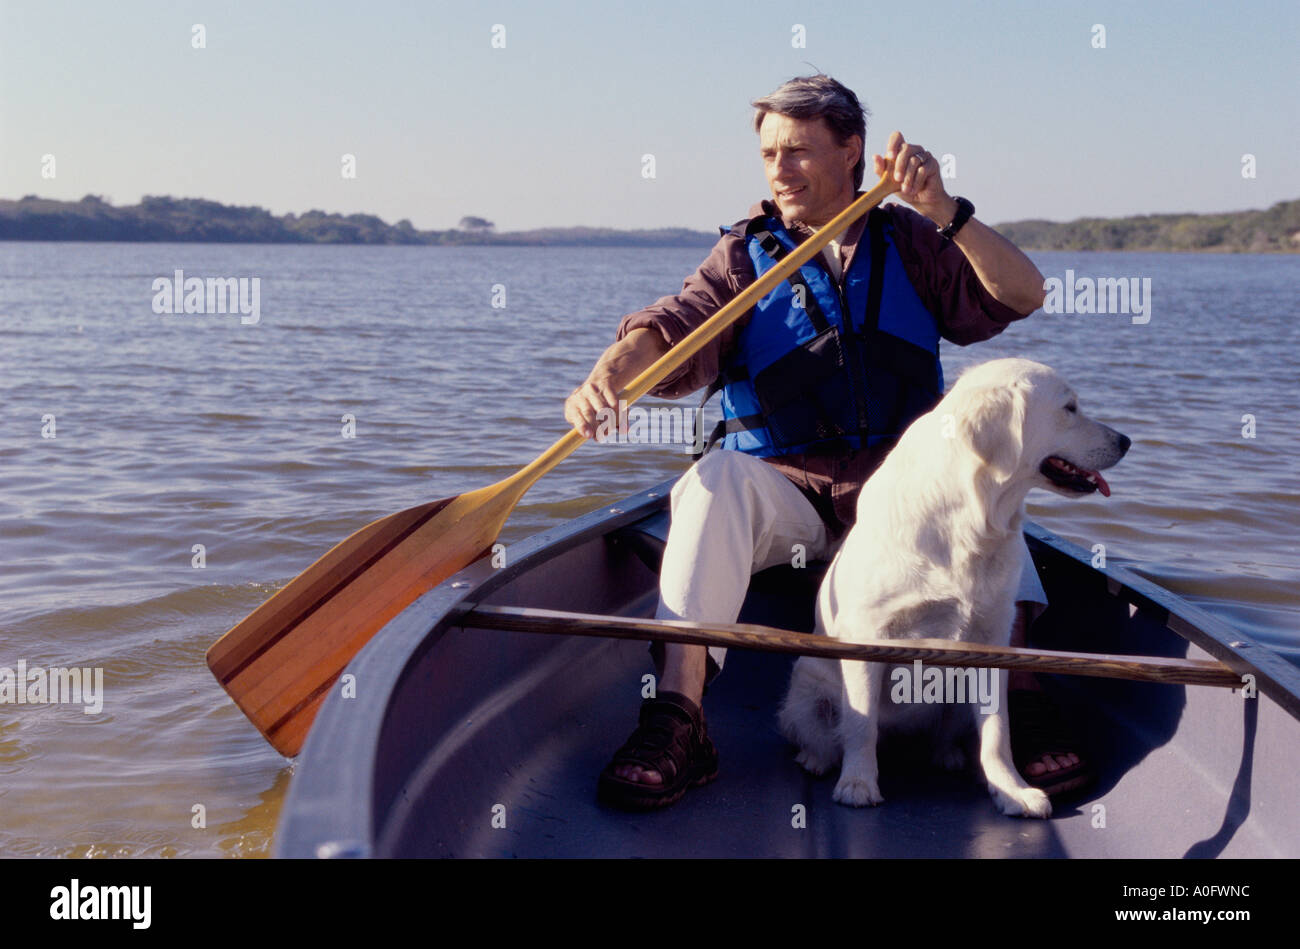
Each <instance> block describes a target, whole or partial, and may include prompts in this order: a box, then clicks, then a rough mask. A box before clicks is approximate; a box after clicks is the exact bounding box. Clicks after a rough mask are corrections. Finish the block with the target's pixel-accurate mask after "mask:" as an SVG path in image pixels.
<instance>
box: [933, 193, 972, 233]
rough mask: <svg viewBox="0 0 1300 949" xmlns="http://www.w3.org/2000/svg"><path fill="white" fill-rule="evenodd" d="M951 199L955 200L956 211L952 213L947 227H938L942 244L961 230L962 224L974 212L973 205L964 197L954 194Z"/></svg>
mask: <svg viewBox="0 0 1300 949" xmlns="http://www.w3.org/2000/svg"><path fill="white" fill-rule="evenodd" d="M953 200H954V201H956V202H957V213H956V214H954V215H953V218H952V221H951V223H949V225H948V226H947V227H941V228H939V236H940V237H941V238H943V242H944V244H947V243H949V242H950V241H951V240H952V239H953V237H954V236H955V235H956V233H957V232H958V231H960V230H961V228H962V225H963V224H965V223H966V222H967V221H969V220H970V219H971V215H973V214H974V213H975V205H973V204H971V203H970V202H969V201H967V200H966V199H965V198H958V197H955V196H954V197H953Z"/></svg>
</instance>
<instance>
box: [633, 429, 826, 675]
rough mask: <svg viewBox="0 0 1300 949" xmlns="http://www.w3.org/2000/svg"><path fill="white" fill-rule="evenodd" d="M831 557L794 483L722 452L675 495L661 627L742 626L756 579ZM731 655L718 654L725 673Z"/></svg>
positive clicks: (749, 458)
mask: <svg viewBox="0 0 1300 949" xmlns="http://www.w3.org/2000/svg"><path fill="white" fill-rule="evenodd" d="M795 544H802V545H803V547H804V554H805V556H806V558H807V559H808V560H815V559H823V558H826V557H827V556H828V555H829V549H830V539H829V536H828V534H827V531H826V525H825V524H824V523H823V522H822V519H821V517H820V516H818V514H817V511H816V509H814V508H813V506H812V503H811V502H810V501H809V500H808V499H807V498H806V497H804V495H803V493H802V492H800V490H799V489H798V488H796V487H795V486H794V484H793V482H791V481H790V479H789V478H787V477H785V476H784V475H783V474H781V473H780V472H779V471H777V470H776V469H775V468H773V467H772V466H771V465H770V464H768V463H767V462H765V461H763V460H761V459H759V458H756V457H754V456H753V455H748V454H745V453H744V452H739V451H729V450H726V449H719V450H716V451H711V452H709V453H708V454H707V455H705V456H704V457H703V458H701V459H700V460H699V461H698V462H697V463H696V464H695V465H694V467H692V468H691V469H690V470H689V471H687V472H686V474H684V475H682V477H681V478H680V479H679V480H678V482H677V484H676V485H675V486H674V487H673V493H672V525H671V527H670V528H669V531H668V543H667V546H666V547H665V549H664V558H663V567H662V568H661V570H660V574H659V608H658V610H657V611H656V613H655V616H656V617H657V618H659V619H682V620H691V621H693V622H697V623H734V622H735V621H736V619H737V617H739V616H740V608H741V606H742V605H743V604H744V602H745V593H746V591H748V589H749V578H750V575H751V574H753V573H756V572H757V571H759V570H763V569H765V568H767V567H772V566H775V565H776V564H779V563H790V562H791V561H792V559H793V557H794V556H795V551H794V549H793V548H794V545H795ZM726 654H727V651H726V649H723V648H722V647H719V646H710V647H709V655H710V657H711V658H712V659H713V661H714V662H715V663H716V664H717V667H718V669H719V670H720V669H721V668H722V663H723V661H724V660H725V658H726Z"/></svg>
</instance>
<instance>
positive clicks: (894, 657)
mask: <svg viewBox="0 0 1300 949" xmlns="http://www.w3.org/2000/svg"><path fill="white" fill-rule="evenodd" d="M459 622H460V625H461V626H464V627H474V628H479V629H502V630H508V631H510V632H518V633H555V634H559V635H564V636H609V637H613V638H615V639H636V640H648V639H657V640H661V641H663V642H670V643H690V644H692V645H696V646H724V647H727V648H738V649H759V650H762V651H764V652H790V653H796V654H798V655H802V656H822V657H825V658H828V659H860V660H863V661H865V662H895V663H899V662H912V661H914V660H917V659H919V660H921V661H922V662H924V663H927V664H929V665H932V666H961V667H966V666H972V667H976V668H979V667H986V668H999V669H1029V670H1031V671H1034V672H1056V673H1064V674H1066V675H1082V676H1100V677H1102V678H1107V679H1133V680H1136V681H1139V682H1164V683H1167V684H1170V685H1213V686H1220V687H1223V688H1229V689H1239V688H1241V685H1242V681H1241V676H1240V675H1239V674H1237V673H1235V672H1233V671H1232V670H1231V669H1229V668H1228V667H1227V666H1225V665H1224V664H1223V663H1221V662H1216V661H1214V660H1206V659H1165V658H1162V657H1159V656H1112V655H1107V654H1101V653H1087V652H1062V651H1060V650H1055V649H1026V648H1023V647H1019V646H986V645H984V644H983V643H962V642H955V641H953V640H950V639H877V640H872V641H871V642H865V643H851V642H844V641H842V640H839V639H831V638H830V637H828V636H814V635H811V634H809V633H794V632H791V631H789V630H785V629H776V628H774V627H771V626H758V625H754V624H749V623H690V622H686V621H684V620H651V619H637V618H634V617H628V616H603V615H600V614H594V613H566V612H562V611H560V610H539V609H528V608H521V607H512V606H479V607H477V608H475V609H473V610H471V611H470V612H468V613H466V614H465V615H464V616H463V617H462V618H461V619H460V621H459Z"/></svg>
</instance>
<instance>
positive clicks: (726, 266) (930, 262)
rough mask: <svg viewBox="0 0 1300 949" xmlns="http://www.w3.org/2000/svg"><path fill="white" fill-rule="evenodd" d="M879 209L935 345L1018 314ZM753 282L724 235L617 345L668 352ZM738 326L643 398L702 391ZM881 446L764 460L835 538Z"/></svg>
mask: <svg viewBox="0 0 1300 949" xmlns="http://www.w3.org/2000/svg"><path fill="white" fill-rule="evenodd" d="M883 208H884V211H885V212H886V213H888V214H889V215H890V216H891V218H892V221H893V225H894V237H895V241H894V243H895V245H896V246H897V248H898V254H899V256H900V257H901V258H902V261H903V269H904V270H905V271H906V273H907V276H908V279H909V280H911V282H912V286H913V287H914V288H915V289H916V292H917V294H918V295H919V296H920V298H921V301H922V302H923V303H924V304H925V306H926V309H928V310H929V311H930V312H931V313H932V314H933V315H934V317H935V319H936V321H937V322H938V325H939V332H940V333H941V334H942V336H943V338H944V339H947V340H949V341H950V342H953V343H957V344H958V345H961V346H965V345H967V344H969V343H974V342H978V341H980V340H984V339H989V338H990V337H992V336H996V335H997V334H998V333H1001V332H1002V330H1004V329H1005V328H1006V326H1007V324H1008V323H1010V322H1011V321H1013V320H1019V319H1023V318H1024V317H1025V316H1027V315H1028V314H1024V313H1018V312H1016V311H1015V310H1013V309H1011V308H1010V307H1008V306H1006V305H1005V304H1003V303H1000V302H998V301H997V300H996V299H994V298H993V296H992V295H991V294H990V293H989V292H988V291H987V290H986V289H984V285H983V284H982V283H980V280H979V277H978V276H976V274H975V270H974V268H973V267H971V265H970V262H969V261H968V260H967V259H966V257H965V255H964V254H963V253H962V252H961V250H960V248H958V247H957V246H956V244H951V243H950V244H948V245H947V246H944V245H943V242H942V241H941V240H940V238H939V234H938V230H937V229H936V228H935V226H934V224H933V223H931V222H930V221H929V219H927V218H925V217H923V216H921V215H920V214H918V213H916V212H915V211H913V210H911V209H910V208H906V207H903V206H902V205H900V204H887V205H884V206H883ZM778 213H779V212H778V211H777V209H776V206H775V205H774V204H773V203H772V202H770V201H764V202H762V203H761V204H759V205H755V206H754V207H753V208H751V209H750V216H751V217H754V216H757V215H759V214H773V215H775V214H778ZM784 223H785V224H786V227H787V229H788V230H789V232H790V234H791V236H792V237H794V239H795V240H796V241H800V242H802V241H803V240H805V239H806V238H807V237H808V236H809V235H811V234H812V233H813V231H812V229H811V228H808V227H807V226H805V225H803V224H801V223H799V222H789V221H787V222H784ZM865 225H866V219H865V218H859V219H858V220H857V221H856V222H855V223H854V224H852V225H851V226H850V227H849V229H848V230H847V231H846V232H845V235H844V239H843V241H842V242H841V245H842V246H841V251H842V254H843V258H844V265H843V271H842V273H847V272H848V269H849V266H850V265H851V263H852V261H853V256H854V254H855V252H856V251H857V249H858V242H859V239H860V238H861V237H862V233H863V231H864V229H865ZM864 252H865V250H864ZM756 279H757V276H756V274H755V273H754V264H753V261H752V260H751V259H750V257H749V251H748V250H747V249H746V247H745V242H744V240H743V239H742V238H739V237H737V236H735V235H734V234H730V233H728V234H726V235H724V236H723V237H722V238H721V239H720V240H719V241H718V242H717V244H715V245H714V247H713V250H712V251H711V252H710V253H709V256H708V257H707V258H706V259H705V261H704V263H702V264H700V266H699V268H698V269H697V270H696V271H695V273H693V274H691V275H690V276H689V277H687V278H686V281H685V283H684V284H683V285H682V289H681V292H680V293H676V294H673V295H671V296H666V297H661V298H660V299H658V300H656V301H655V302H654V303H652V304H650V305H649V306H648V307H646V308H644V309H642V310H637V311H636V312H635V313H629V314H628V315H627V316H625V317H623V320H622V322H621V323H619V327H618V337H617V338H618V339H622V338H623V337H624V336H626V335H627V334H628V333H629V332H631V331H632V330H634V329H638V328H641V327H648V328H651V329H655V330H657V331H659V332H660V333H662V334H663V337H664V339H665V340H666V341H667V342H668V344H669V345H670V346H673V345H676V344H677V343H679V342H680V341H681V340H683V339H685V338H686V336H687V335H689V334H690V333H691V331H692V330H694V329H695V328H696V327H697V326H699V325H700V324H701V323H703V322H704V321H705V320H706V319H708V318H709V317H710V316H712V315H713V314H714V313H716V312H717V311H718V310H720V309H721V308H722V307H723V306H724V305H725V304H726V303H727V302H728V301H730V300H731V299H733V298H734V297H735V296H737V295H738V294H739V293H740V292H741V291H742V290H744V289H745V288H746V287H747V286H749V285H750V284H751V283H753V282H754V281H755V280H756ZM748 320H749V314H746V315H745V316H743V317H741V318H740V319H739V320H737V321H736V322H735V323H733V324H732V325H731V326H730V327H728V328H727V329H726V330H724V331H723V332H722V334H721V335H719V336H718V338H717V339H715V340H713V341H712V342H711V343H710V344H709V345H708V346H706V347H704V349H702V350H700V352H699V353H697V354H696V355H695V356H694V357H693V358H692V359H691V360H690V361H689V362H688V363H686V365H684V366H682V367H681V368H680V369H679V370H677V371H676V372H675V373H673V374H672V375H671V376H669V377H668V378H667V379H665V380H664V381H663V382H662V383H660V384H659V385H658V386H656V387H655V388H654V389H653V390H651V391H652V394H654V395H657V396H661V397H663V398H668V399H675V398H681V397H682V396H685V395H688V394H690V393H691V392H694V391H696V390H697V389H700V388H702V387H704V386H706V385H708V384H709V383H711V382H712V381H713V380H714V379H715V378H716V377H717V375H718V372H719V370H720V369H721V367H722V365H723V364H724V363H725V362H726V361H727V359H728V358H729V357H730V354H731V351H732V349H733V347H734V345H735V341H736V337H737V335H738V334H739V333H740V332H741V330H742V329H743V328H744V326H745V324H746V323H747V322H748ZM889 447H890V445H889V444H888V443H879V444H877V445H874V446H872V447H871V448H869V449H866V450H863V451H858V452H851V453H848V454H842V455H782V456H779V457H775V458H767V459H764V460H765V461H768V462H770V463H771V464H773V465H775V466H776V467H777V468H778V469H780V470H781V472H782V473H783V474H785V475H786V477H788V478H790V480H791V481H793V482H794V483H795V484H796V485H797V486H798V487H799V488H800V490H802V491H803V492H804V494H805V495H806V496H807V497H808V499H809V500H810V501H812V503H813V505H814V507H816V508H817V511H818V513H820V514H821V516H822V518H823V519H824V520H825V521H826V523H827V526H828V527H830V529H831V531H832V533H833V534H835V535H836V536H838V535H839V534H841V533H842V532H843V531H844V529H845V528H846V527H847V526H848V525H849V524H852V523H853V521H854V520H855V517H856V513H855V510H854V505H855V504H856V502H857V496H858V492H859V491H860V490H861V488H862V485H863V483H864V482H865V481H866V480H867V478H868V477H870V475H871V473H872V472H873V471H875V470H876V468H877V467H878V466H879V464H880V463H881V462H882V461H883V460H884V458H885V455H886V454H888V451H889Z"/></svg>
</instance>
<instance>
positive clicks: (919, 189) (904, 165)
mask: <svg viewBox="0 0 1300 949" xmlns="http://www.w3.org/2000/svg"><path fill="white" fill-rule="evenodd" d="M872 160H873V162H874V163H875V169H876V176H877V177H880V176H881V175H883V174H884V173H885V170H886V169H887V168H892V169H893V173H894V180H895V181H897V182H898V183H899V184H900V186H901V187H900V189H899V194H900V195H901V196H902V198H903V199H904V200H905V201H906V202H907V203H908V204H910V205H911V206H912V207H914V208H916V210H918V211H920V212H921V213H922V214H924V215H925V216H926V217H928V218H929V219H930V220H931V221H934V223H935V224H936V225H938V226H939V227H943V226H945V225H946V224H948V222H950V221H951V220H952V219H953V215H955V214H956V213H957V202H956V201H954V200H953V199H952V197H951V196H950V195H949V194H948V192H947V191H946V190H944V187H943V177H942V176H941V175H940V174H939V162H938V161H937V160H936V159H935V157H934V156H933V155H931V154H930V153H929V152H928V151H926V150H925V149H924V148H922V147H921V146H920V145H917V144H914V143H912V144H909V143H908V142H906V141H904V139H903V133H902V132H894V133H893V134H892V135H890V136H889V143H888V144H887V145H886V146H885V154H884V155H883V156H881V155H873V156H872Z"/></svg>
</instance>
